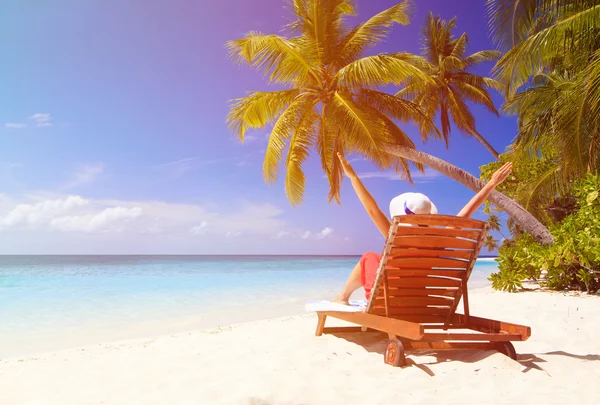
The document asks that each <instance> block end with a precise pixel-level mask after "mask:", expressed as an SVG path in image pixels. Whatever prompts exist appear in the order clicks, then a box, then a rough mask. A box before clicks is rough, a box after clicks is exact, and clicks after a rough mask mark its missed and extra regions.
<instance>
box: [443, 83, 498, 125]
mask: <svg viewBox="0 0 600 405" xmlns="http://www.w3.org/2000/svg"><path fill="white" fill-rule="evenodd" d="M450 83H451V86H452V87H454V88H455V89H456V90H458V91H459V93H460V94H461V96H463V97H465V98H466V99H468V100H471V101H472V102H473V103H476V104H481V105H483V106H484V107H485V108H487V109H488V111H490V112H491V113H494V114H496V116H499V115H500V114H499V113H498V110H497V109H496V107H495V106H494V102H493V101H492V98H491V97H490V94H489V93H488V92H487V90H485V89H483V88H481V87H476V86H472V85H471V84H469V83H466V82H462V81H460V80H451V81H450Z"/></svg>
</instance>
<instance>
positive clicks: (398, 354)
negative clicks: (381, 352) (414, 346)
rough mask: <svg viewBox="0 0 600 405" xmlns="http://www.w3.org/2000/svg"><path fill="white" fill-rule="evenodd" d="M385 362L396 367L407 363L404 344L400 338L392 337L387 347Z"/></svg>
mask: <svg viewBox="0 0 600 405" xmlns="http://www.w3.org/2000/svg"><path fill="white" fill-rule="evenodd" d="M384 361H385V364H389V365H391V366H394V367H400V366H403V365H405V364H406V356H405V355H404V346H403V345H402V342H401V341H399V340H398V339H391V340H390V341H389V342H388V345H387V347H386V349H385V357H384Z"/></svg>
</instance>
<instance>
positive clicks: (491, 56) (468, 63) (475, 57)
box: [463, 50, 502, 69]
mask: <svg viewBox="0 0 600 405" xmlns="http://www.w3.org/2000/svg"><path fill="white" fill-rule="evenodd" d="M501 55H502V52H499V51H492V50H487V51H479V52H475V53H473V54H471V55H469V56H467V57H466V58H464V60H463V62H464V64H465V69H468V68H470V67H472V66H475V65H479V64H480V63H484V62H492V61H495V60H497V59H498V58H499V57H500V56H501Z"/></svg>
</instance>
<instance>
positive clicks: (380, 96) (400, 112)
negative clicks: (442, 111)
mask: <svg viewBox="0 0 600 405" xmlns="http://www.w3.org/2000/svg"><path fill="white" fill-rule="evenodd" d="M357 97H358V99H359V100H360V101H361V102H362V103H363V104H365V105H370V106H372V107H373V108H374V109H375V110H376V111H380V112H381V113H383V114H385V115H386V116H387V117H390V118H392V119H395V120H399V121H402V122H415V123H418V124H419V129H420V132H421V137H422V138H423V139H428V138H429V136H430V135H433V136H435V137H437V138H441V137H442V134H441V132H440V130H439V129H438V128H437V127H436V126H435V123H434V122H433V119H432V118H431V116H428V115H426V114H425V112H423V111H422V110H421V108H420V107H419V106H418V105H417V104H415V103H413V102H411V101H408V100H403V99H401V98H399V97H394V96H392V95H391V94H387V93H383V92H380V91H377V90H371V89H361V90H360V91H359V92H358V94H357ZM406 139H407V140H408V141H409V143H406V144H405V142H406V141H400V140H398V142H399V143H400V144H401V145H404V146H408V147H414V144H413V143H412V141H411V140H410V138H408V137H407V138H406Z"/></svg>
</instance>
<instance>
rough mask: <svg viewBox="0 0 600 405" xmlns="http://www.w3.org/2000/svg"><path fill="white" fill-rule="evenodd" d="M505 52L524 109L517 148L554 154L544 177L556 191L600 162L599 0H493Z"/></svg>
mask: <svg viewBox="0 0 600 405" xmlns="http://www.w3.org/2000/svg"><path fill="white" fill-rule="evenodd" d="M488 11H489V14H490V25H491V27H492V33H493V34H494V38H495V40H496V42H497V44H498V46H499V47H500V48H501V49H503V50H505V51H506V53H505V55H504V56H503V57H502V58H501V59H500V60H499V61H498V63H497V64H496V67H495V76H496V77H497V79H498V80H499V81H500V82H501V83H502V84H503V85H504V89H505V93H506V95H507V97H508V101H507V103H506V105H505V107H504V110H505V111H506V112H508V113H513V114H517V115H519V133H518V134H517V138H516V142H515V145H514V147H513V149H514V152H515V156H517V157H518V154H519V153H520V154H521V156H527V155H529V156H531V155H533V156H536V155H539V154H543V155H545V154H548V153H551V154H555V156H556V168H558V167H560V171H559V170H555V171H554V172H552V173H550V172H549V173H546V174H545V175H544V176H542V177H541V178H540V182H541V183H540V184H542V185H544V184H547V185H549V186H550V187H554V189H553V190H552V189H551V190H550V192H548V193H547V194H552V193H554V194H555V193H556V191H560V189H561V188H562V189H564V188H566V187H567V185H568V184H569V182H570V181H571V180H572V179H573V178H574V177H579V176H580V175H582V174H583V173H586V172H595V171H598V170H600V3H598V1H597V0H488Z"/></svg>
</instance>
